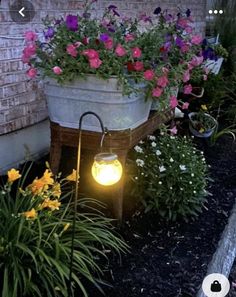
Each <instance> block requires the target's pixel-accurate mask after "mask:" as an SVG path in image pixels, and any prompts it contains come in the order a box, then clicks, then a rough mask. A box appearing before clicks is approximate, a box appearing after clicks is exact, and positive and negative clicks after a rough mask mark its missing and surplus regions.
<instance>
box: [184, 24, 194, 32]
mask: <svg viewBox="0 0 236 297" xmlns="http://www.w3.org/2000/svg"><path fill="white" fill-rule="evenodd" d="M185 31H186V32H187V33H188V34H191V33H192V32H193V28H192V27H190V26H188V27H187V28H185Z"/></svg>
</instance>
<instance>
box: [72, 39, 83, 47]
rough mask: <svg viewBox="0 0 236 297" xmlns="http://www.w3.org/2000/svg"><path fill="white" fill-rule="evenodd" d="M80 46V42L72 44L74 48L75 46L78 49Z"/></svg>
mask: <svg viewBox="0 0 236 297" xmlns="http://www.w3.org/2000/svg"><path fill="white" fill-rule="evenodd" d="M81 44H82V42H80V41H76V42H75V43H74V46H75V47H76V48H78V47H80V46H81Z"/></svg>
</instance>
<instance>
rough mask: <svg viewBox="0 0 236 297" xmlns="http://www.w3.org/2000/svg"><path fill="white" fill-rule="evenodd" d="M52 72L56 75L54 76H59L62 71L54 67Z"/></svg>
mask: <svg viewBox="0 0 236 297" xmlns="http://www.w3.org/2000/svg"><path fill="white" fill-rule="evenodd" d="M52 71H53V72H54V73H55V74H56V75H60V74H62V69H61V68H60V67H59V66H55V67H53V68H52Z"/></svg>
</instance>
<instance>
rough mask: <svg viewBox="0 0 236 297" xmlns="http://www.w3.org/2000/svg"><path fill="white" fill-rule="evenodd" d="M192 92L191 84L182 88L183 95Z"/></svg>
mask: <svg viewBox="0 0 236 297" xmlns="http://www.w3.org/2000/svg"><path fill="white" fill-rule="evenodd" d="M192 90H193V87H192V85H191V84H188V85H185V86H184V94H190V93H191V92H192Z"/></svg>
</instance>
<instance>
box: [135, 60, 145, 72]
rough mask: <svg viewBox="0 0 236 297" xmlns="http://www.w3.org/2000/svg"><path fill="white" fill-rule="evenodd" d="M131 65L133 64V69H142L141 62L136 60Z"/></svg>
mask: <svg viewBox="0 0 236 297" xmlns="http://www.w3.org/2000/svg"><path fill="white" fill-rule="evenodd" d="M133 66H134V70H136V71H143V62H140V61H136V62H134V64H133Z"/></svg>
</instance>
